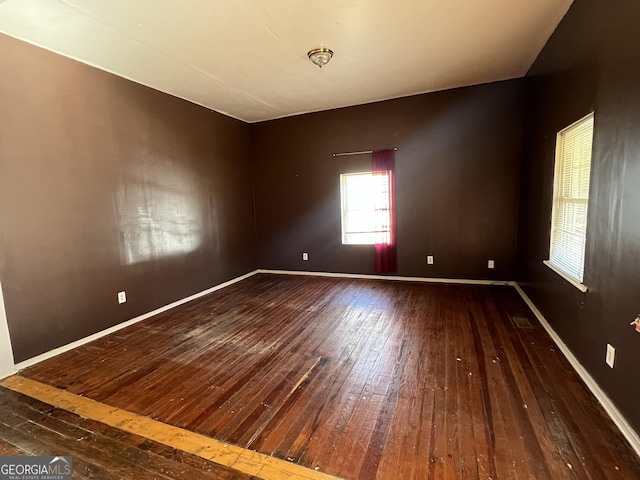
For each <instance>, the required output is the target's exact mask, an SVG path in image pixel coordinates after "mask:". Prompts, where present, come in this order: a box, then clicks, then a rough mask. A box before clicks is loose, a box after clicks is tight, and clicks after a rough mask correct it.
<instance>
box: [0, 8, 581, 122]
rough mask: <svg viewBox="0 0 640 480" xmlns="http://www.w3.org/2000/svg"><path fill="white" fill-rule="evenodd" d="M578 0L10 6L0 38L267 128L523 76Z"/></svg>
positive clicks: (2, 14)
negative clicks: (316, 53)
mask: <svg viewBox="0 0 640 480" xmlns="http://www.w3.org/2000/svg"><path fill="white" fill-rule="evenodd" d="M572 1H573V0H394V1H390V0H322V1H320V0H180V1H178V0H0V31H2V32H4V33H6V34H8V35H11V36H13V37H17V38H20V39H23V40H26V41H27V42H30V43H33V44H35V45H39V46H42V47H44V48H47V49H49V50H52V51H54V52H58V53H60V54H62V55H65V56H68V57H71V58H75V59H77V60H79V61H81V62H84V63H88V64H90V65H94V66H96V67H98V68H101V69H103V70H107V71H109V72H113V73H115V74H117V75H120V76H122V77H126V78H129V79H131V80H133V81H135V82H138V83H142V84H144V85H148V86H150V87H152V88H155V89H157V90H161V91H163V92H167V93H170V94H172V95H175V96H177V97H181V98H184V99H186V100H189V101H191V102H194V103H198V104H200V105H204V106H206V107H208V108H211V109H213V110H216V111H219V112H222V113H225V114H227V115H230V116H232V117H235V118H239V119H241V120H245V121H247V122H256V121H260V120H267V119H272V118H278V117H284V116H288V115H295V114H298V113H303V112H311V111H319V110H326V109H331V108H336V107H342V106H347V105H356V104H361V103H368V102H373V101H376V100H383V99H389V98H395V97H401V96H406V95H412V94H416V93H423V92H431V91H436V90H444V89H448V88H454V87H460V86H465V85H475V84H479V83H485V82H491V81H496V80H504V79H510V78H516V77H521V76H523V75H524V74H525V73H526V72H527V70H528V69H529V67H530V66H531V64H532V63H533V61H534V60H535V58H536V56H537V55H538V53H539V52H540V50H541V49H542V47H543V46H544V44H545V43H546V41H547V39H548V38H549V36H550V35H551V34H552V33H553V30H554V29H555V27H556V26H557V25H558V23H559V22H560V20H561V19H562V17H563V16H564V14H565V13H566V11H567V10H568V8H569V7H570V5H571V3H572ZM317 46H327V47H329V48H331V49H332V50H333V51H334V52H335V55H334V58H333V60H332V61H331V62H330V63H329V64H328V65H326V66H325V67H324V68H323V69H319V68H318V67H317V66H315V65H313V64H312V63H311V62H310V61H309V60H308V58H307V51H308V50H310V49H311V48H314V47H317Z"/></svg>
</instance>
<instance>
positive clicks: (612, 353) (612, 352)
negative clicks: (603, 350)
mask: <svg viewBox="0 0 640 480" xmlns="http://www.w3.org/2000/svg"><path fill="white" fill-rule="evenodd" d="M605 361H606V362H607V365H609V366H610V367H611V368H613V364H614V363H615V362H616V349H615V348H613V346H612V345H609V344H608V343H607V356H606V358H605Z"/></svg>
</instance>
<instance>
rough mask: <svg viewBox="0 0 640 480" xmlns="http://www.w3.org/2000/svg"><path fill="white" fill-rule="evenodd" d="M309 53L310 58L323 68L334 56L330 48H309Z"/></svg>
mask: <svg viewBox="0 0 640 480" xmlns="http://www.w3.org/2000/svg"><path fill="white" fill-rule="evenodd" d="M307 55H308V56H309V60H311V61H312V62H313V63H315V64H316V65H318V66H319V67H320V68H322V66H323V65H326V64H327V63H329V60H331V57H333V52H332V51H331V50H329V49H328V48H325V47H318V48H314V49H313V50H309V53H307Z"/></svg>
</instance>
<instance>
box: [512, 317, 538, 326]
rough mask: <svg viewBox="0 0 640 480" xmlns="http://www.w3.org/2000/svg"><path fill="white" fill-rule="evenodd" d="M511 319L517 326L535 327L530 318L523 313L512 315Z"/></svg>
mask: <svg viewBox="0 0 640 480" xmlns="http://www.w3.org/2000/svg"><path fill="white" fill-rule="evenodd" d="M511 320H512V321H513V324H514V325H515V327H516V328H533V325H531V322H530V321H529V319H528V318H527V317H524V316H522V315H511Z"/></svg>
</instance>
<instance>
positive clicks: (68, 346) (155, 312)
mask: <svg viewBox="0 0 640 480" xmlns="http://www.w3.org/2000/svg"><path fill="white" fill-rule="evenodd" d="M257 273H258V270H254V271H252V272H249V273H246V274H245V275H242V276H240V277H236V278H233V279H231V280H229V281H227V282H224V283H221V284H219V285H215V286H213V287H211V288H208V289H206V290H203V291H201V292H198V293H195V294H193V295H190V296H188V297H185V298H183V299H181V300H176V301H175V302H173V303H169V304H168V305H165V306H163V307H160V308H157V309H155V310H153V311H151V312H148V313H145V314H143V315H140V316H138V317H135V318H132V319H131V320H127V321H125V322H122V323H119V324H118V325H114V326H113V327H109V328H107V329H105V330H101V331H99V332H97V333H94V334H92V335H89V336H88V337H84V338H81V339H80V340H76V341H75V342H71V343H68V344H66V345H63V346H61V347H58V348H55V349H53V350H49V351H48V352H45V353H43V354H40V355H38V356H36V357H33V358H29V359H28V360H25V361H23V362H20V363H17V364H16V365H15V367H16V371H19V370H22V369H24V368H27V367H30V366H31V365H35V364H36V363H40V362H42V361H44V360H47V359H49V358H53V357H55V356H56V355H60V354H61V353H64V352H67V351H69V350H73V349H74V348H77V347H79V346H81V345H84V344H86V343H89V342H92V341H94V340H97V339H99V338H102V337H104V336H105V335H109V334H110V333H114V332H117V331H118V330H122V329H123V328H126V327H129V326H131V325H134V324H136V323H138V322H141V321H143V320H146V319H147V318H151V317H153V316H154V315H158V314H160V313H162V312H166V311H167V310H171V309H172V308H175V307H177V306H179V305H183V304H185V303H187V302H190V301H191V300H195V299H196V298H200V297H203V296H205V295H208V294H210V293H212V292H215V291H217V290H221V289H223V288H225V287H228V286H229V285H233V284H234V283H237V282H240V281H242V280H244V279H245V278H249V277H252V276H253V275H255V274H257ZM14 373H15V372H14Z"/></svg>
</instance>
